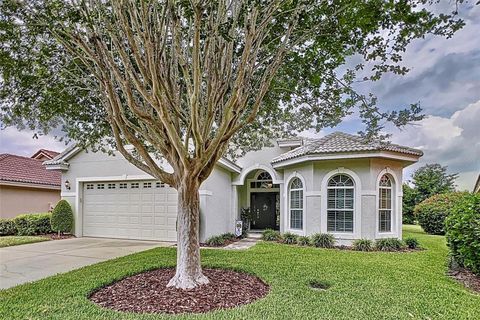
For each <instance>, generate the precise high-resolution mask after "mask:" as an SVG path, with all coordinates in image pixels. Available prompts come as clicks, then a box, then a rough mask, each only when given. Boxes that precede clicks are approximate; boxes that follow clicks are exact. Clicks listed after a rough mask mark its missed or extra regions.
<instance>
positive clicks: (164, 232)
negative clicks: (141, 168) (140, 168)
mask: <svg viewBox="0 0 480 320" xmlns="http://www.w3.org/2000/svg"><path fill="white" fill-rule="evenodd" d="M176 220H177V191H176V190H175V189H173V188H170V187H169V186H168V185H165V184H163V183H161V182H157V181H153V180H148V181H145V180H139V181H107V182H86V183H84V184H83V235H84V236H88V237H107V238H123V239H140V240H160V241H175V240H176V239H177V233H176Z"/></svg>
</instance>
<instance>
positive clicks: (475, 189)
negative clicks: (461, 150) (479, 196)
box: [473, 174, 480, 193]
mask: <svg viewBox="0 0 480 320" xmlns="http://www.w3.org/2000/svg"><path fill="white" fill-rule="evenodd" d="M473 193H480V174H478V178H477V182H476V183H475V186H474V187H473Z"/></svg>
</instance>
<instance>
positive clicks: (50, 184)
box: [0, 149, 61, 218]
mask: <svg viewBox="0 0 480 320" xmlns="http://www.w3.org/2000/svg"><path fill="white" fill-rule="evenodd" d="M57 155H58V152H55V151H50V150H45V149H40V150H39V151H37V152H36V153H35V154H34V155H33V156H32V157H30V158H28V157H22V156H17V155H13V154H0V218H13V217H15V216H17V215H19V214H22V213H39V212H48V211H49V210H51V208H52V207H53V206H55V204H56V203H57V202H58V201H59V200H60V181H61V173H60V172H56V171H51V170H47V169H46V168H45V165H43V163H42V162H43V161H45V160H50V159H53V158H54V157H56V156H57Z"/></svg>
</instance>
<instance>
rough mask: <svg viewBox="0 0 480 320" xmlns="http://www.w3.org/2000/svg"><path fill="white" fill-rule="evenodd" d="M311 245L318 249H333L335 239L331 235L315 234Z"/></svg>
mask: <svg viewBox="0 0 480 320" xmlns="http://www.w3.org/2000/svg"><path fill="white" fill-rule="evenodd" d="M311 243H312V244H313V245H314V246H315V247H318V248H333V246H334V245H335V237H334V236H333V234H329V233H315V234H313V235H312V236H311Z"/></svg>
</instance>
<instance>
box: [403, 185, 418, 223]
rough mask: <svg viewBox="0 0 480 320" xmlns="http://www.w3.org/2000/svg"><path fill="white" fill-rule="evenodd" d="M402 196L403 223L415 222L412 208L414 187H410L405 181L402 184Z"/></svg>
mask: <svg viewBox="0 0 480 320" xmlns="http://www.w3.org/2000/svg"><path fill="white" fill-rule="evenodd" d="M402 190H403V198H402V220H403V223H407V224H412V223H414V222H415V215H414V214H413V209H414V208H415V205H416V202H415V201H416V192H415V189H414V188H412V187H410V186H409V185H408V184H407V183H404V184H403V185H402Z"/></svg>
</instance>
